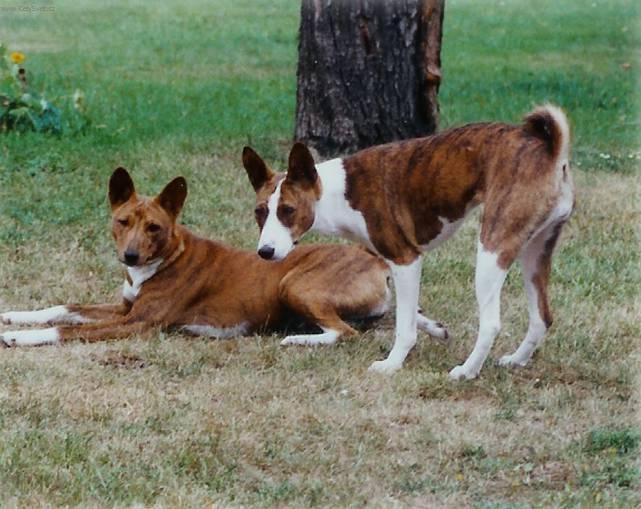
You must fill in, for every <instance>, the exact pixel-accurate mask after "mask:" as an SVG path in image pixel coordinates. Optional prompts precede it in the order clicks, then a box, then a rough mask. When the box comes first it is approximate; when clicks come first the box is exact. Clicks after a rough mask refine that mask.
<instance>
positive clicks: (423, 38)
mask: <svg viewBox="0 0 641 509" xmlns="http://www.w3.org/2000/svg"><path fill="white" fill-rule="evenodd" d="M443 12H444V0H395V1H384V0H353V1H349V0H302V6H301V21H300V33H299V44H298V73H297V76H298V90H297V94H296V130H295V135H294V136H295V138H296V139H297V140H300V141H304V142H306V143H308V144H309V145H311V146H312V147H314V148H315V149H316V150H318V151H319V153H320V154H321V155H324V156H329V155H335V154H337V153H346V152H353V151H356V150H358V149H361V148H364V147H368V146H371V145H376V144H380V143H385V142H388V141H392V140H399V139H405V138H414V137H417V136H424V135H427V134H431V133H433V132H434V130H435V129H436V124H437V120H438V102H437V92H438V87H439V84H440V79H441V70H440V66H441V59H440V53H441V33H442V31H441V28H442V23H443Z"/></svg>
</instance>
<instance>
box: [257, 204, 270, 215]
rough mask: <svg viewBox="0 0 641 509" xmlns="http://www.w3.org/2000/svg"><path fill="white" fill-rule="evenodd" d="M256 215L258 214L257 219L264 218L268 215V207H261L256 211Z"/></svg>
mask: <svg viewBox="0 0 641 509" xmlns="http://www.w3.org/2000/svg"><path fill="white" fill-rule="evenodd" d="M254 214H256V217H263V216H265V215H267V207H265V205H259V206H258V207H256V208H255V209H254Z"/></svg>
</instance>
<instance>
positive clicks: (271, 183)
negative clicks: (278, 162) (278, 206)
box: [256, 173, 285, 203]
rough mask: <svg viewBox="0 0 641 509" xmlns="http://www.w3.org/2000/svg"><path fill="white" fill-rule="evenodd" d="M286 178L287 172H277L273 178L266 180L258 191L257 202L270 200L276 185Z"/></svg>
mask: <svg viewBox="0 0 641 509" xmlns="http://www.w3.org/2000/svg"><path fill="white" fill-rule="evenodd" d="M284 178H285V173H277V174H276V175H274V176H273V177H272V178H271V179H269V180H268V181H267V182H265V184H264V185H263V187H261V188H260V190H259V191H258V192H257V193H256V203H263V202H268V201H269V198H270V197H271V195H272V194H274V191H276V187H278V184H279V182H280V181H281V180H283V179H284Z"/></svg>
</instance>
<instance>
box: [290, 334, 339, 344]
mask: <svg viewBox="0 0 641 509" xmlns="http://www.w3.org/2000/svg"><path fill="white" fill-rule="evenodd" d="M337 339H338V334H336V333H334V332H333V331H328V332H324V333H323V334H301V335H299V336H287V337H286V338H285V339H283V340H282V341H281V342H280V344H281V346H290V345H303V346H317V345H333V344H334V343H336V340H337Z"/></svg>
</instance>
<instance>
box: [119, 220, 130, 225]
mask: <svg viewBox="0 0 641 509" xmlns="http://www.w3.org/2000/svg"><path fill="white" fill-rule="evenodd" d="M118 224H119V225H120V226H128V225H129V219H118Z"/></svg>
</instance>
